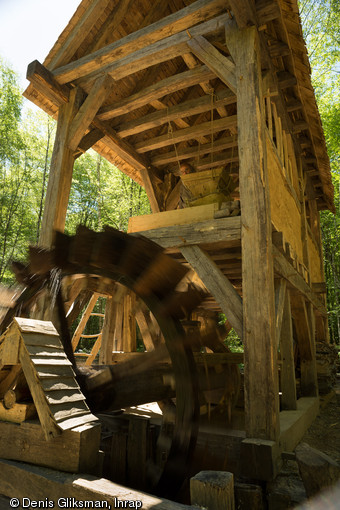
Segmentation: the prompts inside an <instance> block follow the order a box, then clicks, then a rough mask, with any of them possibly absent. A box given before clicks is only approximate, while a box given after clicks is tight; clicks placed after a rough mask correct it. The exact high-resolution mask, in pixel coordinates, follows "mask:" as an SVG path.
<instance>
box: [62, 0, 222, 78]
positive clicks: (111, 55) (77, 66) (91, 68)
mask: <svg viewBox="0 0 340 510" xmlns="http://www.w3.org/2000/svg"><path fill="white" fill-rule="evenodd" d="M223 3H224V2H223V0H212V2H209V3H207V2H205V0H198V1H197V2H195V4H191V5H190V6H188V7H186V8H184V9H182V10H181V11H177V12H176V13H174V14H172V15H170V16H167V17H166V18H162V19H161V20H159V21H157V22H156V23H154V24H152V25H149V26H148V27H144V28H142V29H141V30H138V31H137V32H133V33H132V34H129V35H127V36H126V37H123V38H122V39H120V40H118V41H115V42H114V43H112V44H110V45H109V46H106V47H104V48H102V49H100V50H97V51H96V52H94V53H92V54H90V55H86V56H84V57H81V58H80V59H79V60H76V61H75V62H71V63H70V64H67V65H65V66H63V67H60V68H58V69H55V70H54V71H53V74H54V76H55V77H56V79H57V80H58V82H59V83H69V82H71V81H75V80H78V79H80V78H82V77H84V76H89V75H93V74H95V73H98V72H100V73H102V72H103V71H104V72H108V73H112V75H113V77H114V78H115V79H121V78H123V77H124V76H128V75H129V74H132V73H134V72H137V71H138V70H140V69H143V68H144V67H148V65H145V66H144V67H143V65H144V64H143V62H144V63H145V62H146V61H147V60H148V61H149V65H150V59H151V60H154V63H157V62H158V63H159V62H164V61H165V60H169V59H171V58H173V57H174V56H176V55H179V54H180V52H181V51H182V49H184V48H185V46H183V44H185V42H186V41H187V40H188V39H189V35H188V33H187V32H186V30H187V29H188V28H190V27H191V26H192V24H195V23H197V22H201V21H204V20H205V19H207V18H208V17H209V16H211V15H212V13H213V12H214V11H215V14H217V13H219V12H221V11H222V10H223ZM193 6H194V7H193ZM198 6H199V9H198ZM211 6H215V8H214V9H212V8H211ZM194 9H195V10H194ZM189 11H191V13H190V14H186V13H188V12H189ZM208 13H209V14H208ZM176 18H177V22H176ZM223 20H225V15H220V16H218V17H217V18H215V19H212V20H209V21H206V22H204V23H201V24H200V25H196V26H195V27H193V28H190V31H192V32H193V33H194V35H195V36H196V35H203V34H206V33H211V32H215V31H216V30H219V29H222V28H223ZM172 34H173V35H172ZM178 52H179V53H178ZM156 55H157V56H156ZM167 55H168V58H167ZM156 60H157V62H156ZM129 66H130V68H131V71H129V69H128V67H129Z"/></svg>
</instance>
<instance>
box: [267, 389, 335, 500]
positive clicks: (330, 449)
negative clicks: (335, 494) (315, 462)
mask: <svg viewBox="0 0 340 510" xmlns="http://www.w3.org/2000/svg"><path fill="white" fill-rule="evenodd" d="M320 404H321V406H320V414H319V416H317V418H316V419H315V421H314V422H313V424H312V425H311V427H310V428H309V429H308V430H307V432H306V434H305V435H304V436H303V438H302V440H301V442H303V443H307V444H308V445H309V446H311V447H312V448H315V449H317V450H320V451H321V452H323V453H326V454H327V455H329V456H330V457H331V458H332V459H333V460H335V461H336V462H338V463H339V464H340V379H338V384H337V387H336V388H335V395H334V396H333V398H332V399H329V398H322V397H320ZM306 500H307V496H306V491H305V488H304V485H303V482H302V479H301V477H300V473H299V469H298V465H297V462H296V461H295V460H284V461H283V466H282V470H281V472H280V474H279V475H278V477H277V478H276V479H275V481H274V482H272V483H269V484H268V486H267V501H266V502H267V505H268V507H267V508H268V510H286V509H290V508H297V507H299V506H300V505H301V504H304V503H305V502H306ZM318 508H319V509H322V510H330V509H331V508H340V504H339V507H333V506H326V507H325V506H324V505H320V504H319V506H318Z"/></svg>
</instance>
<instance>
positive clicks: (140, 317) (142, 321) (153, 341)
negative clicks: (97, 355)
mask: <svg viewBox="0 0 340 510" xmlns="http://www.w3.org/2000/svg"><path fill="white" fill-rule="evenodd" d="M136 322H137V324H138V328H139V331H140V334H141V335H142V339H143V343H144V346H145V348H146V350H147V351H152V350H153V349H154V348H155V346H156V345H157V343H158V338H157V335H156V334H155V330H154V328H153V327H152V322H151V318H150V314H149V312H148V311H147V310H144V309H143V307H142V304H141V303H140V304H139V306H138V308H137V310H136ZM133 354H139V353H132V355H133ZM142 354H144V353H142ZM115 361H116V358H115V355H114V353H113V354H112V362H115Z"/></svg>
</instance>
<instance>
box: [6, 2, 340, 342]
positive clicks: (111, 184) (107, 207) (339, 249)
mask: <svg viewBox="0 0 340 510" xmlns="http://www.w3.org/2000/svg"><path fill="white" fill-rule="evenodd" d="M299 6H300V14H301V20H302V26H303V32H304V37H305V40H306V43H307V47H308V53H309V58H310V63H311V68H312V81H313V85H314V88H315V92H316V97H317V102H318V107H319V110H320V115H321V118H322V122H323V127H324V132H325V138H326V143H327V148H328V153H329V157H330V162H331V169H332V176H333V182H334V188H335V207H336V215H335V216H334V215H333V214H332V213H330V212H329V211H325V212H322V213H321V222H322V237H323V243H324V264H325V274H326V280H327V289H328V293H327V299H328V310H329V324H330V332H331V338H332V340H333V341H334V342H336V343H338V342H339V338H340V243H339V241H340V235H339V221H340V219H339V218H340V216H339V208H340V199H339V188H340V156H339V146H340V65H339V62H340V58H339V57H340V45H339V43H340V3H339V2H338V0H301V1H299ZM54 134H55V122H54V121H53V120H52V119H50V118H49V117H48V116H47V115H45V114H43V113H41V112H36V111H35V110H30V109H29V108H27V107H26V108H25V109H23V99H22V97H21V93H20V90H19V86H18V79H17V76H16V75H15V73H14V72H13V71H12V70H11V68H10V67H9V66H8V65H6V64H5V63H4V61H2V60H1V59H0V172H1V184H2V185H1V188H0V239H1V242H0V282H3V283H10V282H12V281H13V276H12V273H11V271H10V269H9V262H10V261H11V260H12V259H13V258H16V259H17V258H19V259H20V258H23V259H24V258H25V257H26V252H27V246H28V244H30V243H33V244H35V243H36V242H37V240H38V237H39V230H40V226H41V218H42V211H43V206H44V198H45V192H46V185H47V179H48V169H49V165H50V158H51V152H52V147H53V139H54ZM149 212H150V206H149V202H148V199H147V196H146V193H145V191H144V189H143V188H141V187H140V186H139V185H138V184H136V183H135V182H134V181H133V180H131V179H130V178H128V177H127V176H126V175H124V174H123V173H122V172H120V171H118V170H117V169H115V168H114V167H113V166H112V165H111V164H110V163H108V162H107V161H106V160H105V159H103V158H101V157H100V156H99V155H98V154H96V153H95V152H93V151H91V150H90V151H88V153H86V154H84V155H83V156H81V157H80V158H78V159H77V161H76V163H75V169H74V177H73V183H72V189H71V194H70V201H69V208H68V214H67V218H66V232H68V233H74V231H75V229H76V227H77V225H78V224H80V223H82V224H84V225H86V226H88V227H90V228H92V229H95V230H100V229H101V228H102V227H103V226H104V225H105V224H108V225H111V226H113V227H115V228H117V229H121V230H126V228H127V223H128V219H129V217H130V216H132V215H138V214H148V213H149Z"/></svg>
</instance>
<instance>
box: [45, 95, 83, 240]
mask: <svg viewBox="0 0 340 510" xmlns="http://www.w3.org/2000/svg"><path fill="white" fill-rule="evenodd" d="M83 99H84V95H83V92H82V91H81V90H80V89H78V88H74V89H72V90H71V92H70V98H69V102H68V103H65V104H63V105H61V106H60V108H59V113H58V125H57V132H56V138H55V143H54V148H53V154H52V160H51V168H50V175H49V179H48V185H47V191H46V199H45V208H44V213H43V219H42V226H41V232H40V238H39V244H40V245H41V246H43V247H45V248H51V246H52V243H53V230H54V229H57V230H61V231H63V230H64V227H65V218H66V210H67V204H68V199H69V195H70V189H71V183H72V173H73V164H74V159H75V155H74V151H73V150H71V149H70V148H69V147H68V137H69V130H70V126H71V122H72V120H73V118H74V117H75V115H76V113H77V112H78V110H79V107H80V105H81V102H82V101H83Z"/></svg>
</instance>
